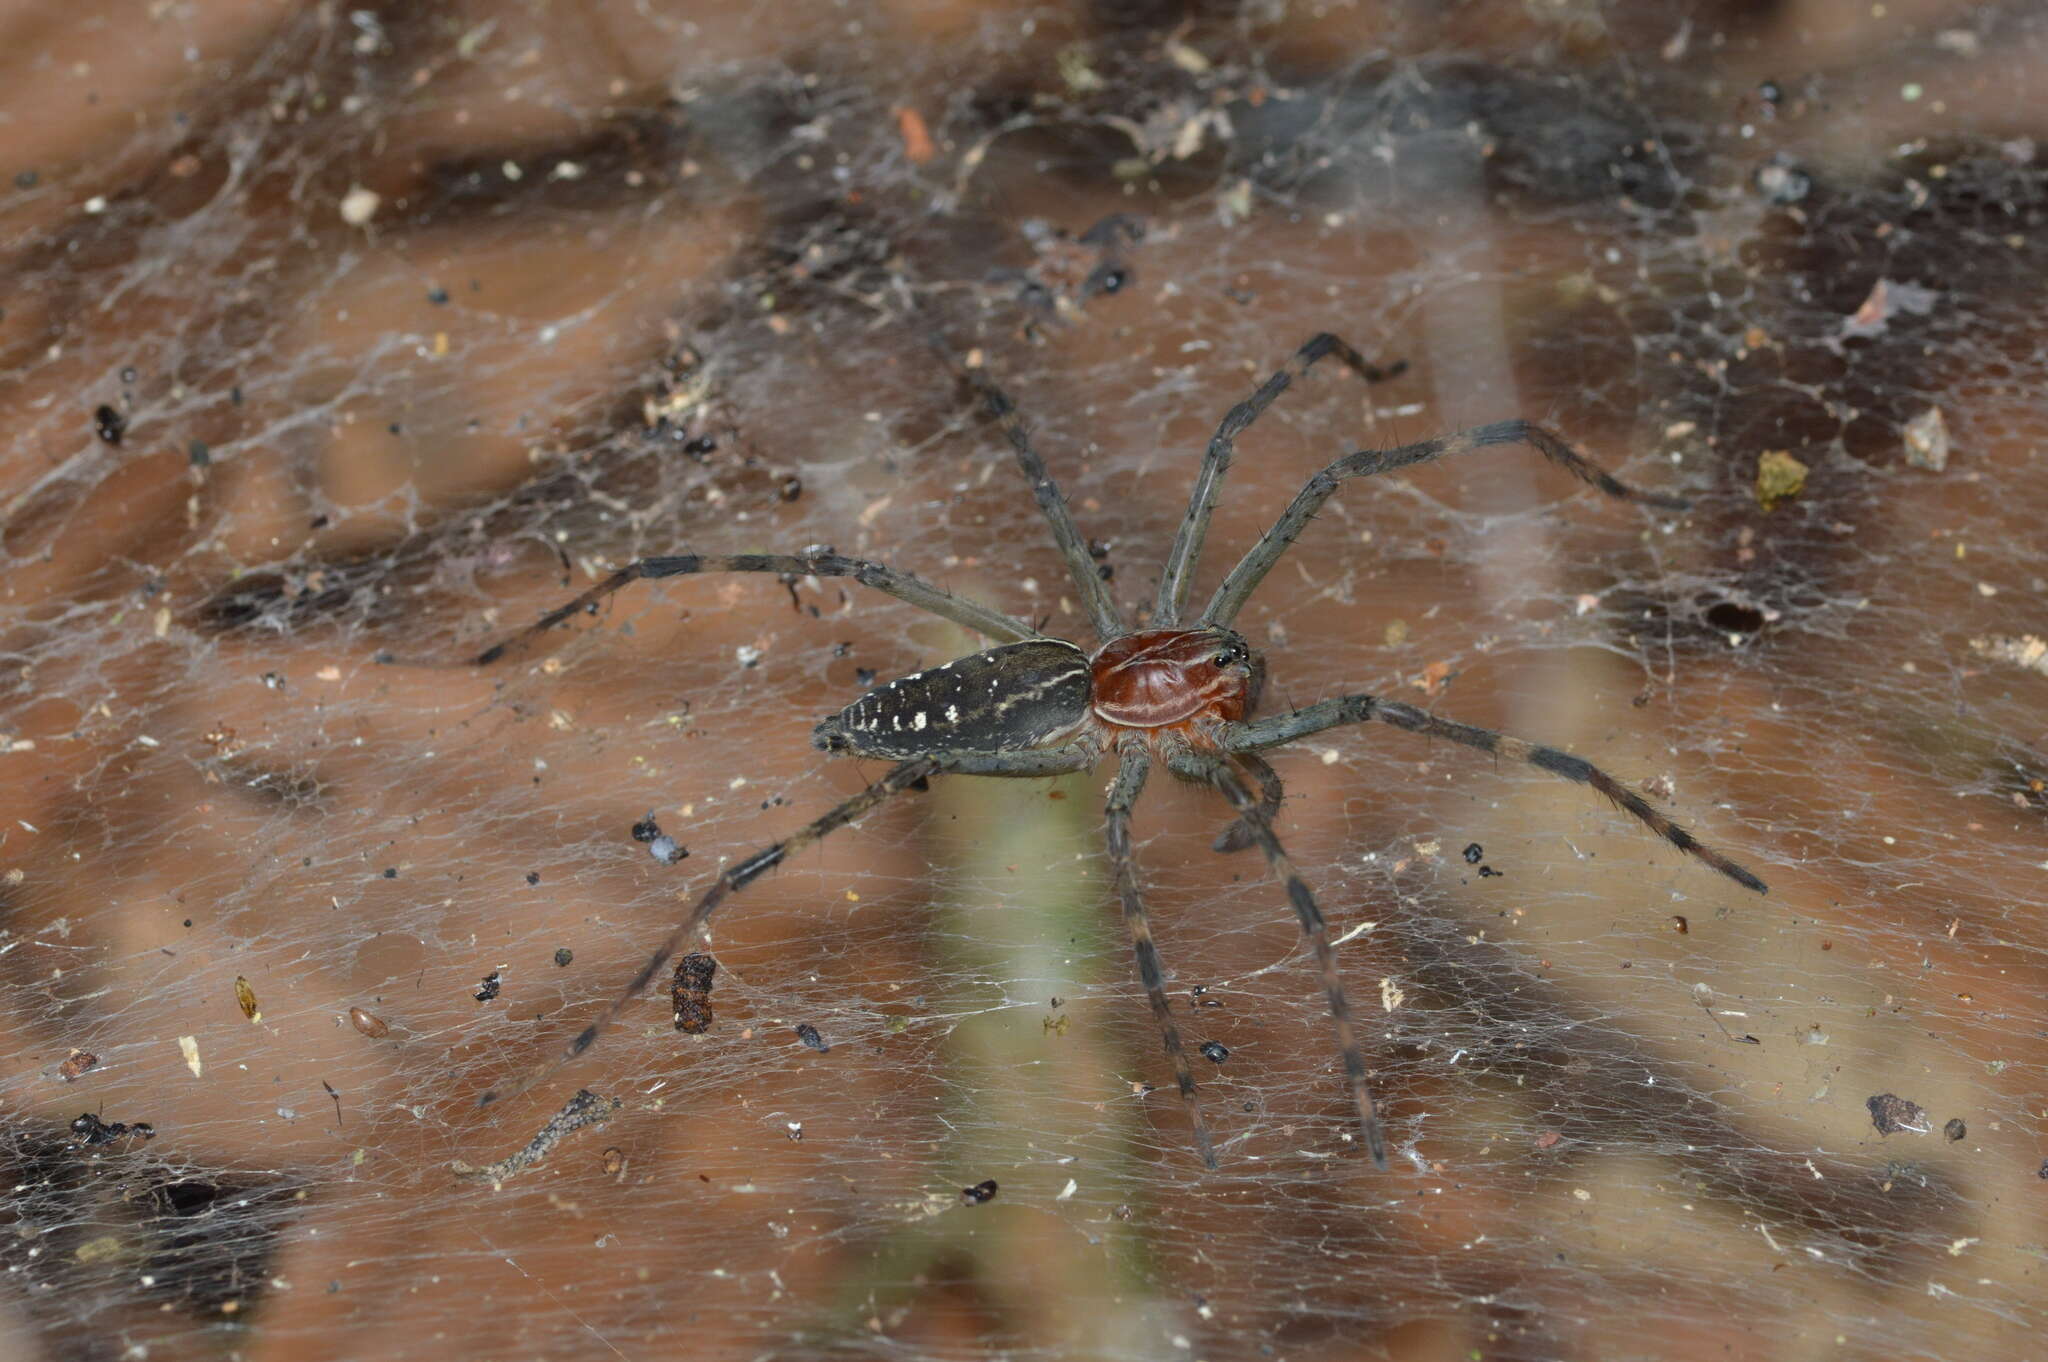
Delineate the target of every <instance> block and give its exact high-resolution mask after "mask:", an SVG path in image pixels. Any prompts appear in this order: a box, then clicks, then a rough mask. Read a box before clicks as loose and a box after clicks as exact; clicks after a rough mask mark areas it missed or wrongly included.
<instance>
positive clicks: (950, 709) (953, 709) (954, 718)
mask: <svg viewBox="0 0 2048 1362" xmlns="http://www.w3.org/2000/svg"><path fill="white" fill-rule="evenodd" d="M946 722H947V723H949V724H957V723H959V722H960V706H958V705H947V706H946Z"/></svg>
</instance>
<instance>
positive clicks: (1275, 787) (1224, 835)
mask: <svg viewBox="0 0 2048 1362" xmlns="http://www.w3.org/2000/svg"><path fill="white" fill-rule="evenodd" d="M1237 764H1238V765H1239V766H1242V767H1243V768H1244V769H1245V770H1247V771H1249V772H1251V774H1252V776H1253V777H1254V778H1255V779H1256V780H1257V781H1258V782H1259V812H1260V813H1261V814H1263V815H1264V816H1265V819H1266V821H1267V822H1269V823H1270V822H1272V821H1273V818H1274V816H1275V815H1276V814H1278V813H1279V812H1280V801H1281V800H1282V799H1283V798H1285V797H1286V793H1287V791H1286V788H1285V787H1284V786H1282V785H1281V784H1280V773H1279V772H1278V771H1275V770H1274V769H1273V768H1272V766H1271V765H1269V764H1268V763H1267V761H1266V759H1265V758H1264V757H1262V756H1260V755H1259V754H1258V753H1256V752H1240V753H1238V754H1237ZM1257 840H1258V839H1257V838H1256V837H1254V836H1253V835H1252V830H1251V825H1250V824H1249V823H1247V822H1245V821H1244V819H1242V818H1240V819H1238V820H1237V821H1236V822H1235V823H1232V824H1231V825H1230V826H1229V827H1227V828H1225V829H1224V830H1223V831H1222V832H1220V833H1218V834H1216V840H1215V841H1213V842H1211V843H1210V844H1209V849H1210V850H1211V851H1222V852H1231V851H1243V850H1244V849H1245V848H1246V847H1248V846H1251V845H1252V844H1253V843H1255V842H1256V841H1257Z"/></svg>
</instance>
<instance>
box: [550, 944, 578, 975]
mask: <svg viewBox="0 0 2048 1362" xmlns="http://www.w3.org/2000/svg"><path fill="white" fill-rule="evenodd" d="M575 958H576V952H574V951H572V950H570V949H569V948H568V947H567V946H564V947H562V949H560V950H558V951H556V952H555V968H557V969H567V968H569V962H570V961H571V960H574V959H575Z"/></svg>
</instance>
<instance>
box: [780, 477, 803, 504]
mask: <svg viewBox="0 0 2048 1362" xmlns="http://www.w3.org/2000/svg"><path fill="white" fill-rule="evenodd" d="M803 494H804V480H803V479H802V478H800V477H797V476H796V475H795V474H794V473H792V474H790V475H789V476H788V477H786V478H784V479H783V480H782V486H780V487H778V488H776V489H775V495H777V496H779V497H781V498H782V499H783V500H784V501H795V500H796V499H797V498H798V497H800V496H802V495H803Z"/></svg>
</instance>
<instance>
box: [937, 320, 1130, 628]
mask: <svg viewBox="0 0 2048 1362" xmlns="http://www.w3.org/2000/svg"><path fill="white" fill-rule="evenodd" d="M931 344H932V346H933V348H935V349H937V350H938V352H939V355H940V358H942V359H944V360H945V361H946V364H947V366H948V367H949V368H951V369H952V370H953V372H954V373H956V374H958V375H959V376H960V377H961V378H962V379H964V380H965V381H966V382H968V383H969V384H972V385H973V387H974V390H975V391H976V392H978V393H980V394H981V400H982V401H983V403H985V404H986V405H987V407H988V410H989V414H990V415H991V416H994V417H995V418H996V424H997V425H998V426H999V427H1000V428H1001V429H1002V432H1003V438H1004V439H1006V440H1008V441H1009V442H1010V448H1011V450H1013V451H1014V452H1015V453H1016V455H1017V467H1018V469H1019V470H1020V471H1022V473H1023V474H1024V481H1025V482H1027V483H1029V484H1030V485H1031V495H1032V496H1033V497H1034V498H1035V499H1036V500H1037V502H1038V509H1039V511H1040V512H1041V513H1043V515H1044V516H1045V523H1046V524H1047V525H1049V526H1051V527H1052V537H1053V542H1055V543H1056V544H1058V545H1059V550H1060V556H1061V557H1062V558H1065V559H1066V560H1067V572H1068V574H1069V575H1071V576H1072V577H1073V579H1074V587H1075V589H1076V590H1078V591H1079V592H1080V593H1081V603H1082V604H1083V605H1084V606H1086V607H1087V610H1088V619H1089V621H1090V622H1091V623H1093V624H1094V626H1095V633H1096V637H1097V638H1098V639H1099V640H1100V641H1101V642H1104V643H1107V642H1109V640H1111V639H1113V638H1116V637H1118V636H1119V635H1121V634H1122V633H1123V632H1124V621H1123V613H1122V612H1121V611H1119V610H1118V609H1117V608H1116V602H1115V601H1113V600H1111V599H1110V595H1109V588H1108V587H1107V586H1105V585H1103V581H1102V574H1101V573H1100V572H1098V571H1097V570H1096V567H1095V560H1094V559H1093V558H1091V557H1089V556H1088V545H1087V544H1086V543H1085V542H1084V541H1083V540H1082V538H1081V531H1080V529H1079V528H1078V527H1076V526H1075V524H1074V513H1073V512H1072V511H1070V510H1068V509H1067V499H1066V497H1065V495H1063V494H1062V493H1061V491H1060V485H1059V484H1058V483H1057V482H1054V481H1053V477H1052V474H1051V473H1050V472H1049V471H1047V469H1046V466H1045V460H1044V459H1042V458H1040V457H1039V454H1038V451H1037V450H1036V449H1034V448H1032V446H1031V435H1030V432H1028V431H1027V430H1025V428H1024V418H1023V416H1022V415H1020V414H1019V413H1018V411H1017V404H1016V403H1015V402H1012V401H1011V400H1010V396H1009V394H1008V393H1006V392H1004V391H1003V390H1002V389H1001V388H999V387H997V386H996V384H995V381H994V380H993V379H991V378H990V377H989V376H988V375H987V374H985V373H983V372H982V371H981V370H979V369H973V368H967V367H965V366H961V365H956V364H954V362H953V360H952V358H951V357H950V356H949V355H948V354H947V351H946V349H945V345H944V342H942V341H940V340H939V339H937V338H936V337H933V338H932V341H931Z"/></svg>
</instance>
